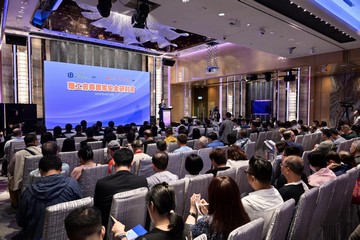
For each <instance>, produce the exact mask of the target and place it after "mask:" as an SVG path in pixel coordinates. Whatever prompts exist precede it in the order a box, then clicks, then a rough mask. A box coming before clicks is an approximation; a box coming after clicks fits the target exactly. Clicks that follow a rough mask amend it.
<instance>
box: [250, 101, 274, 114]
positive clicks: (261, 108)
mask: <svg viewBox="0 0 360 240" xmlns="http://www.w3.org/2000/svg"><path fill="white" fill-rule="evenodd" d="M251 113H252V114H255V115H268V114H271V100H252V101H251Z"/></svg>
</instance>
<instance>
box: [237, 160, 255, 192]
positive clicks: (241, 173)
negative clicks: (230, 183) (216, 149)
mask: <svg viewBox="0 0 360 240" xmlns="http://www.w3.org/2000/svg"><path fill="white" fill-rule="evenodd" d="M248 167H249V166H248V165H246V166H241V167H239V168H236V183H237V184H238V186H239V190H240V194H243V193H250V192H253V191H254V189H253V188H252V187H251V186H250V184H249V182H248V179H247V175H246V173H245V170H246V169H247V168H248Z"/></svg>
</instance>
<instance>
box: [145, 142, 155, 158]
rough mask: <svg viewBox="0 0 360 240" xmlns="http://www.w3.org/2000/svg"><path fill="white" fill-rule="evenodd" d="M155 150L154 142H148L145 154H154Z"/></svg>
mask: <svg viewBox="0 0 360 240" xmlns="http://www.w3.org/2000/svg"><path fill="white" fill-rule="evenodd" d="M156 151H157V147H156V143H150V144H148V145H147V146H146V154H147V155H149V156H154V154H155V153H156Z"/></svg>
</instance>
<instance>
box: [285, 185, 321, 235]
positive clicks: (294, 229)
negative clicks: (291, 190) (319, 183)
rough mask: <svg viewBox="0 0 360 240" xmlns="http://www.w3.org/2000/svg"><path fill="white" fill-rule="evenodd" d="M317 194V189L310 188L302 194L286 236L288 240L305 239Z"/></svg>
mask: <svg viewBox="0 0 360 240" xmlns="http://www.w3.org/2000/svg"><path fill="white" fill-rule="evenodd" d="M318 194H319V188H317V187H315V188H312V189H310V190H308V191H306V192H305V193H303V194H302V195H301V197H300V199H299V202H298V204H297V207H296V211H295V213H294V217H293V219H292V221H291V225H290V229H289V232H288V235H287V239H289V240H303V239H307V236H308V233H309V225H310V223H311V219H312V216H313V214H314V211H315V208H316V200H317V197H318Z"/></svg>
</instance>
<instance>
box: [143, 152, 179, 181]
mask: <svg viewBox="0 0 360 240" xmlns="http://www.w3.org/2000/svg"><path fill="white" fill-rule="evenodd" d="M168 162H169V156H168V154H167V153H166V152H158V153H156V154H155V155H154V156H153V157H152V168H153V170H154V172H155V174H153V175H151V176H150V177H148V178H147V179H146V180H147V182H148V185H149V187H152V186H154V185H155V184H158V183H162V182H167V183H170V182H171V181H175V180H178V179H179V177H178V176H177V175H175V174H172V173H171V172H169V171H167V170H166V168H167V165H168Z"/></svg>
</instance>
